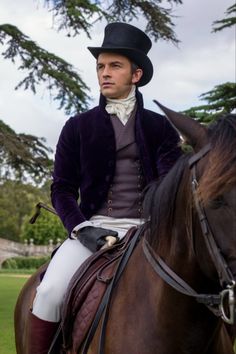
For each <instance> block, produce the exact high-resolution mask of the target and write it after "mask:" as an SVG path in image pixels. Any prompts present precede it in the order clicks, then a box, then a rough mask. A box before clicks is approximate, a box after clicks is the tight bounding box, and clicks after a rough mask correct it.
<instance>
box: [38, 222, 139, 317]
mask: <svg viewBox="0 0 236 354" xmlns="http://www.w3.org/2000/svg"><path fill="white" fill-rule="evenodd" d="M141 223H142V222H141ZM96 224H97V226H98V225H99V226H100V227H105V226H107V225H104V224H103V225H101V224H98V223H96ZM139 224H140V220H139ZM137 225H138V223H136V225H135V223H133V224H128V223H127V225H126V228H124V224H123V225H122V228H121V227H112V229H113V230H115V231H118V235H119V238H122V237H124V236H125V234H126V232H127V231H128V230H129V228H130V227H132V226H137ZM107 228H108V227H107ZM110 229H111V228H110ZM91 254H92V252H91V251H90V250H89V249H87V248H86V247H84V246H83V245H82V244H81V243H80V242H79V241H78V240H71V239H66V240H65V241H64V242H63V244H62V245H61V246H60V248H59V249H58V250H57V252H56V253H55V255H54V256H53V258H52V260H51V261H50V263H49V266H48V268H47V271H46V273H45V275H44V277H43V280H42V282H41V284H40V285H39V286H38V287H37V292H36V296H35V299H34V303H33V309H32V312H33V314H34V315H35V316H37V317H39V318H40V319H42V320H45V321H51V322H59V321H60V318H61V306H62V302H63V297H64V295H65V293H66V290H67V287H68V284H69V282H70V280H71V278H72V276H73V275H74V273H75V272H76V271H77V269H78V268H79V266H80V265H81V264H82V263H83V262H84V261H85V260H86V259H87V258H88V257H89V256H90V255H91Z"/></svg>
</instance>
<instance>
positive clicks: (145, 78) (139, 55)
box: [88, 47, 153, 87]
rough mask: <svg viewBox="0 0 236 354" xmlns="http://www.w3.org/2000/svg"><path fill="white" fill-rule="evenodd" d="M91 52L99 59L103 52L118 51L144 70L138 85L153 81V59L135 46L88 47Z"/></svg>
mask: <svg viewBox="0 0 236 354" xmlns="http://www.w3.org/2000/svg"><path fill="white" fill-rule="evenodd" d="M88 50H89V51H90V52H91V54H92V55H93V56H94V57H95V58H96V59H97V58H98V56H99V54H101V53H117V54H120V55H124V56H125V57H127V58H129V59H130V60H131V61H132V62H133V63H135V64H136V65H138V67H140V68H141V69H142V70H143V75H142V77H141V79H140V81H139V82H138V84H137V85H138V86H140V87H141V86H144V85H146V84H147V83H148V82H149V81H151V79H152V76H153V65H152V63H151V60H150V59H149V58H148V56H147V55H146V54H144V53H143V52H141V51H139V50H136V49H133V48H115V47H113V48H110V47H109V48H106V47H88Z"/></svg>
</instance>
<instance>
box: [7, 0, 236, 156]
mask: <svg viewBox="0 0 236 354" xmlns="http://www.w3.org/2000/svg"><path fill="white" fill-rule="evenodd" d="M232 4H233V0H183V4H182V5H178V6H176V7H174V8H173V14H174V16H175V18H174V20H173V21H174V23H175V32H176V35H177V37H178V39H179V40H180V41H181V42H180V44H179V45H178V47H177V46H175V45H173V44H172V43H171V42H165V41H158V42H153V46H152V48H151V50H150V52H149V54H148V56H149V58H150V59H151V61H152V63H153V66H154V76H153V78H152V81H151V82H150V83H149V84H148V85H147V86H145V87H143V88H140V91H141V93H142V94H143V96H144V103H145V107H146V108H148V109H151V110H154V111H158V109H157V107H156V105H155V104H154V103H153V99H157V100H159V101H160V102H161V103H162V104H164V105H166V106H168V107H169V108H171V109H174V110H184V109H187V108H190V107H191V106H195V105H199V104H202V103H203V102H202V101H200V97H199V96H200V95H201V94H202V93H205V92H207V91H209V90H211V89H212V88H213V87H214V86H215V85H219V84H221V83H224V82H226V81H231V82H232V81H233V82H235V75H236V74H235V73H236V71H235V61H236V57H235V52H236V47H235V46H236V45H235V28H229V29H225V30H223V31H220V32H217V33H212V22H213V21H215V20H218V19H222V18H223V17H224V13H225V11H226V9H227V8H228V7H229V6H230V5H232ZM4 23H10V24H14V25H15V26H17V27H18V28H19V29H20V30H21V31H22V32H23V33H24V34H26V35H28V36H29V37H30V38H31V39H32V40H34V41H35V42H37V44H38V45H40V46H41V47H43V48H44V49H46V50H48V51H50V52H52V53H55V54H56V55H58V56H60V57H62V58H63V59H65V60H66V61H68V62H69V63H71V64H72V65H74V67H75V68H76V69H77V70H78V72H79V74H80V75H81V77H82V79H83V80H84V81H85V82H86V84H87V85H88V86H89V88H90V92H89V95H90V97H91V98H92V101H91V104H90V107H91V108H92V107H93V106H95V105H97V103H98V97H99V87H98V84H97V78H96V68H95V59H94V58H93V57H92V55H91V54H90V52H89V51H88V49H87V47H88V46H100V45H101V43H102V41H103V34H104V23H100V24H97V25H96V26H95V27H94V29H93V31H92V32H91V39H88V37H87V36H86V35H85V34H81V35H80V36H76V37H74V38H73V37H70V38H69V37H67V36H66V33H65V32H64V33H63V32H57V30H56V27H55V24H54V20H53V15H52V13H51V12H49V11H48V9H47V8H45V7H44V1H43V0H21V1H19V2H18V6H17V7H16V5H15V4H14V2H13V1H9V0H0V24H4ZM132 24H134V25H137V26H138V27H139V28H140V29H144V28H145V22H144V21H142V20H139V21H138V22H135V21H134V22H132ZM3 49H4V48H3V47H0V53H2V51H3ZM24 76H25V73H24V72H20V71H19V70H18V69H17V65H14V64H13V63H11V62H10V61H9V60H5V59H3V57H2V56H0V119H2V120H3V121H4V122H5V123H6V124H8V125H9V126H10V127H11V128H12V129H14V130H15V131H16V132H17V133H27V134H33V135H35V136H38V137H44V138H45V139H46V145H48V146H50V147H51V148H52V149H53V150H54V151H55V147H56V143H57V140H58V137H59V134H60V131H61V129H62V127H63V125H64V123H65V122H66V120H67V119H68V118H69V117H68V116H66V114H65V113H64V112H63V110H58V103H57V102H55V101H53V100H52V98H51V97H50V94H49V93H48V92H47V90H45V89H44V87H40V89H39V92H38V94H36V95H34V94H33V93H32V92H31V91H29V90H28V91H24V90H23V89H19V90H17V91H16V90H15V89H14V88H15V86H16V85H17V84H18V83H19V81H20V80H22V79H23V78H24Z"/></svg>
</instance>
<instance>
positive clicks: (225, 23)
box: [213, 3, 236, 32]
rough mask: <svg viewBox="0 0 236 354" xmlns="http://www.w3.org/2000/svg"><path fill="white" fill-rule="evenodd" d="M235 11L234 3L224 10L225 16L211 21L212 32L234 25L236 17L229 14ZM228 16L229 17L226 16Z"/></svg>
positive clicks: (235, 5)
mask: <svg viewBox="0 0 236 354" xmlns="http://www.w3.org/2000/svg"><path fill="white" fill-rule="evenodd" d="M235 12H236V3H235V4H234V5H232V6H230V7H228V9H227V10H226V12H225V14H226V18H224V19H222V20H218V21H214V22H213V32H217V31H221V30H222V29H224V28H227V27H232V26H235V25H236V17H235V16H231V14H235ZM227 16H230V17H227Z"/></svg>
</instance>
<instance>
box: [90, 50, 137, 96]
mask: <svg viewBox="0 0 236 354" xmlns="http://www.w3.org/2000/svg"><path fill="white" fill-rule="evenodd" d="M97 75H98V82H99V86H100V90H101V93H102V94H103V95H104V96H105V97H106V98H113V99H121V98H126V97H127V96H128V94H129V93H130V90H131V87H132V85H133V84H136V83H137V82H138V81H139V80H140V78H141V76H142V70H141V69H137V70H135V72H133V73H132V68H131V62H130V60H129V59H128V58H126V57H124V56H123V55H119V54H115V53H101V54H99V56H98V59H97Z"/></svg>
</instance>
